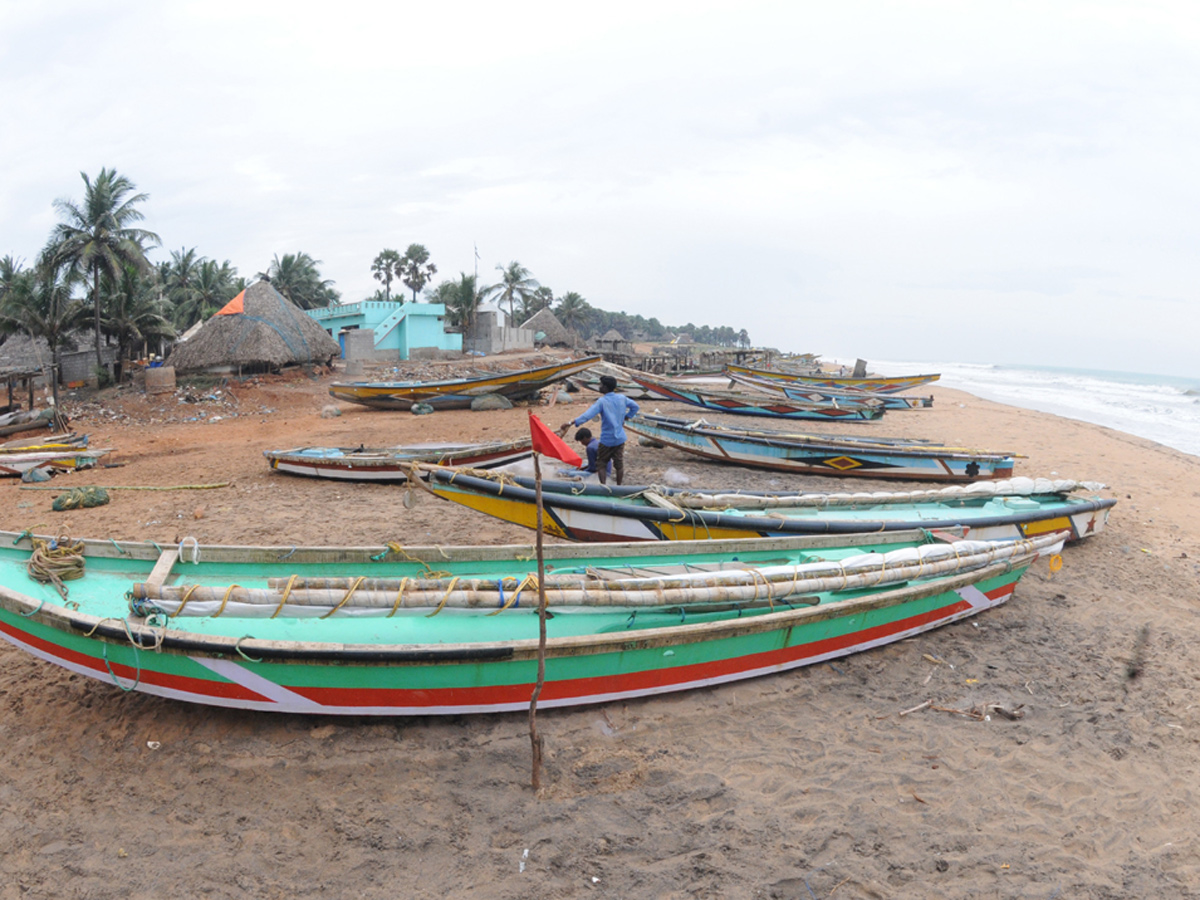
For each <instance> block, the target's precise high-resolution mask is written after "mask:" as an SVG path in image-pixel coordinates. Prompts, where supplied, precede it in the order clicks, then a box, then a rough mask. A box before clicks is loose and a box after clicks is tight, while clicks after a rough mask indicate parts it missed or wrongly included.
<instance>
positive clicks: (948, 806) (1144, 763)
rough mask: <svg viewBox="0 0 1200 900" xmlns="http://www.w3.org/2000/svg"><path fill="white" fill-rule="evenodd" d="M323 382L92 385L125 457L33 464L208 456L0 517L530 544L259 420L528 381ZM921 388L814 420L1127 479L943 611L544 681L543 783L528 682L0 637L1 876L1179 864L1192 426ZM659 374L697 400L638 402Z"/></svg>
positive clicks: (942, 888)
mask: <svg viewBox="0 0 1200 900" xmlns="http://www.w3.org/2000/svg"><path fill="white" fill-rule="evenodd" d="M329 380H330V379H329V378H328V377H326V378H324V379H320V380H318V381H312V380H310V379H307V378H303V379H296V380H288V379H284V378H281V379H272V378H263V379H260V380H259V381H258V383H257V384H253V383H248V384H244V385H241V386H235V391H234V393H235V394H236V399H235V400H230V401H228V402H227V403H226V404H224V405H222V404H220V403H209V404H201V405H196V406H191V407H188V408H187V409H186V410H184V412H186V413H187V414H190V415H195V414H196V413H198V412H203V413H205V414H206V415H203V416H196V418H197V420H196V421H191V422H184V421H166V420H167V419H171V418H183V417H184V416H183V415H182V414H181V412H180V404H179V403H178V402H177V401H176V400H175V399H174V398H173V397H172V398H171V399H170V401H169V402H167V401H165V400H164V401H158V400H152V399H149V398H146V397H144V396H143V397H130V398H125V397H118V398H115V399H114V400H112V401H111V402H109V401H106V402H105V404H103V405H101V404H96V405H95V406H94V407H93V406H89V408H88V409H87V410H86V411H83V412H82V414H80V415H78V416H77V418H76V422H75V424H76V427H77V430H79V431H81V432H82V431H87V432H89V433H91V434H92V441H93V444H94V445H96V446H113V447H116V448H117V461H118V462H120V463H122V464H123V467H122V468H115V469H103V470H95V471H92V472H81V473H76V474H73V475H69V476H63V477H61V478H59V479H56V480H55V484H56V486H61V487H63V488H64V489H65V488H67V487H70V486H72V485H81V484H108V485H110V486H112V485H133V484H140V485H144V486H157V487H160V488H167V487H172V486H178V485H181V484H186V483H219V482H223V481H226V480H228V481H231V482H232V484H231V485H230V486H229V487H228V488H222V489H218V490H212V491H196V492H187V491H173V490H162V491H145V492H141V491H138V492H134V491H120V490H114V491H113V498H114V499H113V502H112V503H110V504H109V505H108V506H103V507H97V508H95V509H90V510H76V511H72V512H70V513H55V512H52V511H51V510H50V508H49V504H50V502H51V499H52V497H53V495H54V492H51V491H43V492H35V491H21V490H20V488H19V486H18V485H17V484H12V483H4V484H0V491H6V492H7V493H6V495H5V496H6V499H7V501H8V502H6V503H5V504H4V506H3V507H2V508H3V510H4V513H3V521H0V525H2V526H3V527H4V528H6V529H9V530H14V531H21V530H23V529H24V528H26V527H29V526H31V525H36V524H38V523H43V526H44V527H43V529H39V530H47V531H58V532H60V533H70V534H71V535H73V536H78V537H93V538H106V537H113V538H116V539H128V540H139V541H144V540H156V541H160V542H165V541H169V540H172V539H174V538H179V537H183V536H187V535H194V536H196V537H197V539H198V540H200V542H201V543H226V544H228V543H256V544H272V545H283V546H287V545H290V544H302V543H303V544H360V545H363V544H371V545H378V544H381V543H384V542H386V541H388V540H393V539H401V542H402V544H404V545H405V546H413V545H417V544H429V543H434V544H437V543H443V544H448V543H520V544H529V543H531V541H532V532H529V531H527V530H525V529H521V528H517V527H515V526H509V525H506V524H505V523H501V522H498V521H495V520H491V519H488V518H486V517H484V516H482V515H479V514H476V513H472V512H471V511H469V510H464V509H459V508H456V507H453V506H452V505H451V504H448V503H445V502H442V501H435V500H434V499H433V498H432V497H429V496H428V495H424V496H421V497H419V501H418V503H417V505H416V506H415V507H414V508H413V509H411V510H409V509H407V508H406V507H405V506H404V503H403V499H404V494H405V491H404V489H403V488H394V487H381V486H379V485H361V484H344V483H333V482H323V481H320V480H316V479H304V478H299V477H293V476H286V475H280V474H279V473H272V472H270V471H269V470H268V468H267V465H266V462H265V460H264V459H263V457H262V455H261V451H262V450H263V449H266V448H279V447H285V446H299V445H305V444H309V445H316V444H324V445H329V446H335V445H342V446H344V445H347V444H351V443H352V444H355V445H356V444H357V443H360V442H365V443H367V444H397V443H406V442H408V443H411V442H416V441H418V440H421V439H425V440H428V439H429V438H430V436H431V435H436V437H438V438H444V439H447V440H453V439H459V438H462V437H467V438H472V439H482V438H489V439H491V438H495V439H499V438H501V437H507V436H511V435H515V434H517V433H519V432H520V430H521V429H522V428H524V427H526V426H525V418H526V413H525V410H523V409H516V410H506V411H501V412H487V413H472V412H469V411H461V412H457V411H455V412H440V413H435V414H434V415H432V416H426V417H414V416H412V415H410V414H406V413H386V412H375V411H369V410H366V409H362V410H358V409H351V408H348V407H345V406H343V407H342V415H341V416H339V417H337V418H329V419H326V418H322V417H321V410H322V408H323V407H324V406H327V405H329V401H328V396H327V394H324V393H323V391H324V386H325V384H326V383H327V382H328V381H329ZM933 390H934V394H935V397H936V398H937V399H936V400H935V403H934V406H933V408H932V409H929V410H914V411H911V412H900V413H889V414H888V415H887V416H885V417H884V418H883V419H882V420H880V421H879V422H877V423H863V425H862V426H858V427H854V426H848V425H846V424H844V423H832V424H829V425H826V424H825V423H816V425H815V426H814V427H813V428H811V429H810V428H808V427H807V424H806V426H805V428H804V430H806V431H807V430H812V431H816V432H824V433H839V432H840V433H853V434H866V433H868V432H870V433H875V434H879V435H881V436H900V435H907V436H912V437H931V438H937V439H940V440H944V441H946V442H953V443H957V444H962V445H966V446H972V447H978V448H982V449H994V450H1011V451H1016V452H1019V453H1024V454H1026V458H1023V459H1019V460H1018V461H1017V467H1016V469H1015V472H1014V474H1017V475H1029V476H1037V475H1051V474H1054V473H1057V474H1058V475H1060V476H1062V477H1071V478H1080V479H1090V480H1097V481H1103V482H1105V483H1106V484H1109V485H1111V486H1112V490H1111V496H1115V497H1118V498H1119V501H1120V502H1119V503H1118V504H1117V506H1116V507H1115V508H1114V510H1113V512H1112V517H1111V520H1110V523H1109V527H1108V529H1107V530H1106V531H1105V532H1103V533H1101V534H1099V535H1097V536H1095V537H1092V538H1089V539H1088V540H1086V541H1083V542H1080V543H1078V544H1075V545H1072V546H1070V547H1069V548H1067V550H1066V551H1065V552H1064V554H1063V559H1064V562H1065V565H1064V566H1063V569H1062V571H1060V572H1057V573H1051V572H1050V571H1049V570H1048V568H1047V567H1046V566H1044V565H1042V566H1037V567H1035V569H1034V570H1031V571H1030V572H1029V573H1027V574H1026V576H1025V577H1024V578H1023V579H1022V581H1021V582H1020V584H1019V585H1018V587H1017V590H1016V593H1015V595H1014V597H1013V599H1012V600H1010V601H1009V602H1008V603H1006V604H1005V605H1003V606H1001V607H999V608H997V609H995V610H991V611H989V612H987V613H985V614H983V615H981V616H978V617H975V618H972V619H969V620H967V621H964V622H962V623H959V624H955V625H951V626H947V627H943V628H941V629H938V630H936V631H933V632H929V633H926V634H923V635H919V636H917V637H914V638H910V639H908V640H905V641H902V642H899V643H896V644H891V645H889V646H886V647H883V648H880V649H878V650H874V651H869V652H866V653H860V654H857V655H854V656H850V657H845V658H842V659H838V660H834V661H833V662H831V663H824V664H819V665H816V666H811V667H807V668H804V669H800V670H796V671H794V672H791V673H784V674H778V675H767V676H764V677H760V678H756V679H752V680H748V681H743V682H738V683H735V684H729V685H725V686H722V687H718V688H713V689H704V690H697V691H691V692H687V693H681V694H671V695H665V696H662V697H658V698H651V699H645V700H638V701H630V702H626V703H613V704H607V705H603V706H596V707H586V708H579V709H569V710H553V711H549V710H548V711H545V712H544V713H542V714H540V715H539V729H540V731H541V732H542V734H543V735H544V737H545V741H546V767H545V770H544V773H543V783H544V784H545V785H546V787H545V788H544V790H543V792H542V793H541V795H540V796H537V797H535V796H534V795H533V794H532V792H531V791H530V789H529V787H528V778H529V737H528V732H527V717H526V716H525V715H523V714H516V713H514V714H504V715H496V716H466V717H451V718H447V719H398V720H390V719H389V720H375V719H329V718H320V717H309V716H293V715H270V714H254V713H243V712H237V711H230V710H221V709H214V708H202V707H196V706H189V705H185V704H181V703H176V702H172V701H169V700H163V699H158V698H154V697H150V696H146V695H135V694H131V695H126V694H122V693H121V692H120V691H118V690H117V689H115V688H114V687H113V686H112V685H110V684H106V683H104V682H101V681H96V680H92V679H86V678H83V677H81V676H79V675H75V674H72V673H70V672H67V671H65V670H62V669H59V668H56V667H53V666H50V665H49V664H47V663H44V662H42V661H40V660H38V659H35V658H33V657H32V656H29V655H28V654H26V653H24V652H21V651H19V650H17V649H15V648H13V647H11V646H10V645H8V644H3V645H2V647H0V659H2V660H3V663H4V665H3V668H2V669H0V709H3V710H4V715H3V717H2V718H0V737H2V738H3V747H4V750H3V754H4V759H5V761H6V762H7V763H8V765H7V766H5V767H4V770H5V777H4V781H3V783H2V784H3V790H4V792H5V796H6V800H7V802H6V808H7V809H8V810H9V812H8V813H5V814H0V839H2V840H3V841H4V842H5V845H6V846H7V847H8V848H9V852H8V853H7V854H5V856H4V858H3V860H2V861H0V873H3V875H4V876H5V878H4V879H3V880H2V881H0V900H8V898H10V897H11V898H16V897H26V896H47V897H49V896H64V895H69V894H72V893H87V892H92V893H99V894H103V893H106V892H109V891H113V890H115V889H117V888H118V886H119V888H120V890H121V892H122V894H123V895H124V896H129V897H133V898H140V897H150V896H157V895H159V894H161V891H162V890H163V889H164V888H166V887H167V886H168V885H169V886H170V889H173V890H176V891H179V892H182V893H185V894H194V893H201V892H206V893H212V894H214V895H215V896H226V895H229V896H233V895H234V894H235V893H236V894H244V893H254V894H256V895H262V896H271V895H288V896H304V895H306V894H307V893H314V894H315V893H317V892H318V891H321V892H326V893H331V894H332V895H334V896H362V897H367V898H385V897H386V898H389V900H390V898H392V897H394V896H395V895H396V881H395V879H396V877H397V873H402V874H403V875H404V877H406V884H408V887H406V888H405V889H404V892H405V893H407V894H408V895H409V896H414V897H444V896H462V895H464V894H469V895H471V896H473V897H479V898H484V900H501V898H509V897H515V896H531V895H532V896H548V895H554V896H580V895H584V894H588V895H592V894H595V893H596V892H598V891H599V892H603V893H604V894H606V895H609V896H664V897H671V896H697V895H701V896H703V895H709V896H730V895H746V896H754V895H760V894H761V895H763V896H772V895H774V896H780V897H790V896H808V892H809V891H811V892H812V893H813V894H814V895H815V896H819V897H827V896H829V895H830V894H831V893H833V892H834V891H836V894H835V896H836V897H837V898H838V900H845V898H867V897H881V896H887V897H895V896H914V897H916V896H920V897H951V898H958V897H963V898H965V897H978V896H996V897H1008V896H1051V895H1054V893H1055V892H1056V891H1057V893H1058V895H1059V896H1105V895H1112V896H1181V897H1182V896H1189V895H1195V894H1196V893H1197V892H1200V884H1198V882H1197V879H1198V877H1200V876H1198V874H1197V873H1198V872H1200V868H1198V867H1200V845H1197V844H1196V842H1195V841H1194V840H1192V839H1190V838H1189V837H1188V836H1189V835H1190V834H1191V833H1192V831H1194V830H1195V828H1196V827H1197V825H1198V824H1200V822H1198V819H1200V814H1198V813H1197V812H1195V810H1196V809H1197V806H1198V805H1200V804H1198V803H1197V801H1198V800H1200V797H1198V796H1197V788H1196V786H1195V785H1194V783H1193V782H1194V779H1192V778H1191V777H1190V776H1191V773H1192V772H1194V771H1196V769H1197V767H1198V766H1200V743H1198V742H1197V741H1198V733H1200V707H1197V708H1193V705H1194V703H1193V699H1192V694H1193V693H1194V691H1193V689H1192V678H1191V677H1190V676H1191V675H1192V674H1193V673H1197V672H1200V615H1198V613H1200V604H1198V603H1197V601H1196V599H1195V598H1196V597H1197V595H1198V593H1200V592H1198V591H1197V587H1198V586H1200V565H1198V563H1200V510H1198V509H1197V508H1196V498H1195V494H1196V491H1195V490H1193V489H1190V488H1189V486H1190V485H1196V484H1200V478H1198V477H1197V476H1198V475H1200V459H1196V458H1195V457H1191V456H1189V455H1187V454H1185V453H1183V452H1182V451H1176V450H1172V449H1170V448H1167V447H1165V446H1162V445H1158V444H1155V443H1153V442H1152V441H1149V440H1147V439H1144V438H1138V437H1136V436H1132V435H1127V434H1125V433H1123V432H1118V431H1115V430H1112V429H1108V428H1105V427H1103V426H1097V425H1090V424H1086V423H1081V422H1077V421H1075V420H1071V419H1066V418H1063V417H1059V416H1054V415H1051V414H1047V413H1037V412H1032V411H1029V410H1024V409H1021V408H1018V407H1011V406H1005V405H1003V404H999V403H995V402H993V401H989V400H984V399H981V398H978V397H976V396H974V395H972V394H969V393H966V392H963V391H958V390H956V389H952V388H943V387H939V386H938V385H936V384H935V385H934V386H933ZM582 402H583V401H582V400H576V401H575V402H574V403H573V404H572V405H571V408H573V409H576V410H581V409H582V408H583V406H582V405H581V404H582ZM656 406H657V407H660V408H661V411H663V412H667V413H670V414H674V415H678V416H688V415H690V413H689V412H687V411H685V409H683V408H679V407H678V406H676V405H675V404H666V403H661V404H655V403H652V402H647V403H645V404H643V409H645V410H646V411H647V412H650V411H653V409H654V407H656ZM268 410H270V411H268ZM694 412H696V413H699V412H700V411H699V410H694ZM217 415H219V416H221V418H220V420H218V421H209V420H210V419H212V418H213V416H217ZM696 417H697V418H699V416H696ZM543 418H544V417H543ZM705 418H708V419H709V420H713V419H715V418H717V417H713V416H707V415H706V416H705ZM727 420H728V421H739V419H738V418H737V417H728V419H727ZM740 421H743V422H754V423H758V424H763V425H766V426H767V427H780V425H779V423H770V422H768V421H767V420H758V419H747V418H742V419H740ZM627 465H629V467H630V476H629V479H628V480H629V481H630V483H633V482H634V481H655V480H660V479H661V478H662V476H663V474H664V473H665V472H666V471H667V470H669V469H673V470H675V471H676V472H680V473H683V474H684V475H686V476H687V477H689V478H690V479H692V486H695V487H702V486H703V487H711V486H745V487H758V488H762V489H771V487H772V484H773V483H774V485H775V486H776V487H778V486H779V485H780V484H781V483H783V482H787V483H788V485H789V486H794V485H796V484H798V483H802V484H803V485H804V486H805V487H811V489H814V490H817V489H830V490H846V489H847V488H848V487H851V486H854V485H862V488H861V489H868V490H876V489H878V490H896V489H898V488H897V486H896V485H895V484H888V483H884V482H878V481H874V482H872V481H856V480H852V479H832V478H821V479H817V478H812V479H794V478H792V479H789V478H787V477H786V476H782V477H781V476H779V475H778V474H775V473H770V472H754V471H751V470H742V469H735V468H732V467H728V466H722V465H719V464H714V463H707V462H703V461H699V460H693V459H692V458H689V457H685V456H683V455H682V454H679V453H676V452H675V451H668V450H653V449H650V448H646V447H641V446H633V445H631V446H630V447H629V448H628V451H627ZM853 489H856V490H857V489H860V488H858V487H854V488H853ZM926 700H930V701H932V704H931V706H933V707H938V708H939V709H942V710H953V709H964V708H969V707H971V706H972V705H977V704H982V703H991V702H996V703H1002V704H1004V705H1005V707H1006V708H1009V709H1016V708H1019V710H1020V712H1021V713H1022V717H1021V718H1020V719H1017V720H1007V719H1003V718H997V717H993V718H992V719H991V720H990V721H975V720H972V719H968V718H964V717H963V716H961V715H956V714H954V713H952V712H941V711H937V710H934V709H932V708H926V709H923V710H921V711H918V712H915V713H911V714H908V715H903V716H902V715H900V713H902V712H904V711H906V710H909V709H911V708H913V707H916V706H918V705H920V704H922V703H923V702H924V701H926ZM149 742H153V743H154V744H155V745H156V746H157V749H152V748H151V746H150V743H149ZM114 820H115V821H114ZM526 851H528V853H527V854H526ZM407 879H411V880H410V881H409V880H407ZM593 879H596V880H595V881H593ZM235 884H236V885H237V886H238V888H237V889H236V890H234V889H233V888H232V887H231V886H232V885H235ZM22 885H24V886H27V888H28V889H26V887H22Z"/></svg>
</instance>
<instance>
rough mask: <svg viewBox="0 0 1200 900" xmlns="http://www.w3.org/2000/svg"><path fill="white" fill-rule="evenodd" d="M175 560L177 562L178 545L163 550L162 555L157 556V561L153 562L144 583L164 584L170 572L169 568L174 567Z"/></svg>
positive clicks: (159, 585)
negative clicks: (152, 566)
mask: <svg viewBox="0 0 1200 900" xmlns="http://www.w3.org/2000/svg"><path fill="white" fill-rule="evenodd" d="M177 562H179V548H178V547H172V548H171V549H170V550H164V551H163V552H162V555H161V556H159V558H158V562H156V563H155V564H154V568H153V569H151V570H150V576H149V577H148V578H147V579H146V583H147V584H151V585H154V586H155V587H161V586H162V585H164V584H165V583H166V581H167V578H168V576H170V574H171V569H172V568H174V566H175V563H177Z"/></svg>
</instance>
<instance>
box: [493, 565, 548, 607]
mask: <svg viewBox="0 0 1200 900" xmlns="http://www.w3.org/2000/svg"><path fill="white" fill-rule="evenodd" d="M537 583H538V580H537V575H535V574H534V573H532V572H530V573H529V574H528V575H526V576H525V577H524V578H523V579H522V580H521V583H520V584H518V585H517V589H516V590H515V591H513V593H512V596H511V597H509V598H508V599H507V600H505V601H504V605H503V606H501V607H500V608H499V609H497V610H495V611H494V612H490V613H488V615H489V616H498V615H500V613H502V612H504V611H505V610H506V609H508V608H509V607H510V606H512V605H513V604H515V603H516V602H517V600H518V599H519V598H520V596H521V591H523V590H525V588H526V587H533V588H534V589H535V590H536V589H537Z"/></svg>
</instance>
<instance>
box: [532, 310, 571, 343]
mask: <svg viewBox="0 0 1200 900" xmlns="http://www.w3.org/2000/svg"><path fill="white" fill-rule="evenodd" d="M521 327H522V328H528V329H530V330H531V331H533V332H534V333H535V334H536V333H537V332H539V331H540V332H542V334H544V335H545V337H544V338H543V339H542V341H541V343H543V344H547V345H549V346H551V347H571V346H574V344H575V341H574V339H573V336H572V334H571V332H570V331H568V330H567V328H566V327H564V326H563V323H562V322H560V321H558V316H556V315H554V313H552V312H550V310H549V309H540V310H538V311H537V313H536V314H534V315H532V316H530V317H529V319H528V321H526V322H525V324H524V325H522V326H521Z"/></svg>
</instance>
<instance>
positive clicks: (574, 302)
mask: <svg viewBox="0 0 1200 900" xmlns="http://www.w3.org/2000/svg"><path fill="white" fill-rule="evenodd" d="M591 313H592V308H591V307H590V306H588V302H587V301H586V300H584V299H583V297H582V296H581V295H580V294H578V293H577V292H576V291H567V292H566V293H565V294H563V295H562V296H561V297H559V298H558V308H557V309H555V310H554V315H555V317H556V318H557V319H558V321H560V322H562V324H563V327H564V328H571V329H573V330H574V331H576V332H577V333H582V329H583V327H584V326H585V325H586V324H587V321H588V317H589V316H590V315H591Z"/></svg>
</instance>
